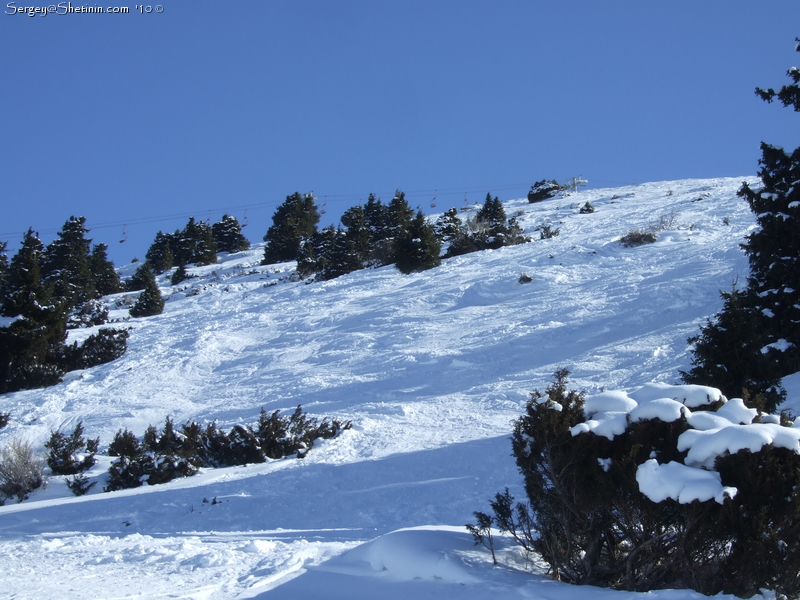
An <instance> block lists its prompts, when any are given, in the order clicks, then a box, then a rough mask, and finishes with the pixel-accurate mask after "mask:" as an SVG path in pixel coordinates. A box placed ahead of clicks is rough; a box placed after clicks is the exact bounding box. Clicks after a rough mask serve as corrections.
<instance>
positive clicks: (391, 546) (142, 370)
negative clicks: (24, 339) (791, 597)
mask: <svg viewBox="0 0 800 600" xmlns="http://www.w3.org/2000/svg"><path fill="white" fill-rule="evenodd" d="M741 182H742V178H738V179H734V178H730V179H713V180H687V181H675V182H662V183H652V184H644V185H638V186H631V187H626V188H616V189H603V190H590V191H583V192H580V193H578V194H574V195H572V196H570V197H567V198H560V199H551V200H547V201H545V202H542V203H539V204H533V205H531V204H528V202H527V201H526V200H524V199H523V200H516V201H508V202H505V203H504V206H505V210H506V213H507V214H508V215H509V216H512V215H514V214H516V213H517V212H519V213H520V217H519V220H520V222H521V224H522V225H523V226H524V227H525V229H526V231H527V232H528V233H529V234H530V235H532V236H533V237H534V241H533V242H531V243H529V244H524V245H521V246H516V247H509V248H503V249H500V250H495V251H485V252H480V253H474V254H470V255H466V256H462V257H457V258H453V259H450V260H446V261H443V263H442V266H441V267H439V268H436V269H433V270H430V271H426V272H424V273H419V274H413V275H408V276H403V275H401V274H400V273H399V272H398V271H397V270H395V269H394V267H391V266H390V267H385V268H381V269H371V270H365V271H360V272H356V273H352V274H350V275H347V276H344V277H341V278H338V279H334V280H332V281H328V282H322V283H310V284H308V283H306V282H303V281H295V280H294V278H292V277H291V272H292V270H293V267H294V265H293V263H286V264H280V265H271V266H260V265H259V263H260V259H261V256H262V248H261V246H254V248H253V249H252V250H250V251H247V252H242V253H238V254H234V255H229V256H224V255H223V256H221V258H220V262H219V264H217V265H213V266H209V267H202V268H196V269H190V272H192V273H194V274H196V275H198V277H197V278H196V279H191V280H188V281H186V282H184V283H182V284H181V285H179V286H175V287H171V286H169V284H168V279H167V277H166V276H165V277H163V278H162V279H161V280H160V283H161V284H162V293H164V294H165V295H166V296H168V297H169V300H168V302H167V303H166V307H165V310H164V313H163V314H162V315H159V316H155V317H150V318H145V319H132V320H130V321H129V322H128V325H130V326H132V327H133V329H132V331H131V337H130V340H129V342H128V347H129V349H128V352H127V354H126V355H125V356H123V357H122V358H121V359H119V360H117V361H115V362H113V363H110V364H107V365H102V366H99V367H96V368H93V369H89V370H86V371H81V372H74V373H70V374H68V376H67V378H66V379H65V381H64V382H63V383H61V384H59V385H57V386H55V387H52V388H48V389H43V390H34V391H25V392H18V393H14V394H8V395H5V396H0V411H1V412H9V413H10V414H11V422H10V424H9V426H8V427H7V428H5V429H4V430H2V431H1V432H0V445H2V444H5V443H7V442H8V441H9V440H10V439H12V438H14V437H24V438H26V439H28V440H30V441H32V442H34V443H35V444H37V445H38V446H41V445H42V444H43V443H44V441H45V440H46V439H47V438H48V437H49V433H50V431H52V430H55V429H58V428H63V429H68V430H71V429H72V428H73V427H74V426H75V424H76V423H77V422H78V421H83V424H84V427H85V430H86V434H87V436H89V437H96V436H100V439H101V452H102V450H103V448H104V447H105V446H107V444H108V443H109V442H110V441H111V439H112V437H113V435H114V433H115V432H116V431H117V430H118V429H120V428H125V427H127V428H128V429H130V430H132V431H134V432H136V433H137V434H141V433H143V431H144V429H145V428H146V427H147V426H148V425H150V424H155V425H161V424H162V423H163V421H164V418H165V417H166V416H168V415H169V416H171V417H172V418H173V419H174V420H175V422H176V423H181V422H184V421H186V420H188V419H193V420H195V421H198V422H201V423H202V422H209V421H212V420H215V419H216V420H217V421H218V422H219V424H220V425H221V426H223V427H226V428H227V427H229V426H230V425H232V424H235V423H252V422H254V421H255V420H256V419H257V417H258V412H259V410H260V409H261V408H262V407H264V408H265V409H266V410H268V411H271V410H275V409H285V410H291V409H293V408H294V407H295V406H296V405H298V404H302V405H303V407H304V409H305V410H306V411H308V412H309V413H311V414H314V415H318V416H320V417H322V416H327V417H334V418H339V419H346V420H352V422H353V429H352V430H349V431H345V432H344V433H343V434H342V435H341V436H340V437H339V438H337V439H334V440H330V441H327V442H323V443H320V444H318V445H317V446H316V447H315V448H314V449H313V450H312V451H311V452H310V453H309V455H308V457H307V458H305V459H304V460H297V459H286V460H281V461H274V462H269V463H265V464H261V465H253V466H247V467H234V468H227V469H216V470H215V469H206V470H203V471H201V473H200V474H199V475H197V476H195V477H192V478H188V479H183V480H178V481H174V482H172V483H169V484H165V485H161V486H150V487H148V486H145V487H143V488H138V489H135V490H126V491H119V492H113V493H103V492H102V491H101V489H102V486H103V472H104V470H105V469H106V468H107V467H108V464H109V462H110V459H108V458H103V457H101V460H100V462H99V463H98V465H97V466H96V467H95V468H94V469H93V470H92V471H91V472H90V473H89V475H90V477H91V478H93V479H97V480H99V484H98V485H97V486H95V488H94V489H93V490H92V493H90V494H89V495H88V496H85V497H81V498H75V497H73V496H72V495H71V494H70V492H69V490H68V489H67V488H66V485H65V484H64V482H63V481H62V480H61V478H57V477H51V478H50V481H49V485H48V487H47V488H46V489H45V490H41V491H38V492H36V493H35V494H34V495H33V496H32V497H31V498H30V499H29V500H28V501H26V502H23V503H21V504H9V505H7V506H5V507H2V508H0V572H2V582H3V583H2V585H0V597H8V598H15V599H23V598H37V599H38V598H107V599H110V598H193V599H198V600H199V599H227V598H253V597H259V598H265V599H272V598H307V597H312V596H313V597H319V598H376V597H380V598H384V599H385V600H391V599H394V598H408V597H412V596H413V597H415V598H418V599H423V598H476V599H484V598H496V597H547V598H552V599H560V600H572V599H573V598H575V599H583V598H587V597H588V596H587V594H590V595H591V596H592V597H593V598H596V597H597V596H598V595H600V596H605V597H608V598H609V599H610V600H611V599H613V600H616V599H619V600H622V599H623V598H632V597H636V598H638V597H640V596H641V595H637V594H629V593H621V592H613V591H609V590H597V589H593V588H575V587H570V586H568V585H564V584H560V583H557V582H554V581H552V580H549V579H548V578H547V577H545V576H544V571H543V569H542V568H541V566H540V565H535V564H534V565H531V564H526V562H525V560H524V557H523V556H521V555H519V554H518V553H517V552H516V551H515V549H514V547H513V546H511V545H508V544H505V543H503V544H502V549H501V555H502V560H501V562H502V563H503V566H502V567H493V566H492V564H491V557H490V556H489V555H488V551H485V550H484V549H483V548H481V547H474V546H473V545H472V539H471V536H469V534H468V533H467V532H466V530H465V529H464V528H463V525H464V524H465V523H467V522H471V521H472V520H473V517H472V512H473V511H475V510H486V509H487V508H488V506H487V501H488V499H489V498H490V497H492V496H493V495H494V493H495V492H497V491H499V490H502V489H503V487H505V486H508V487H509V488H510V489H511V491H512V493H516V494H517V495H519V496H522V495H523V494H522V492H521V488H520V478H519V476H518V474H517V472H516V469H515V467H514V463H513V459H512V457H511V456H510V443H509V441H508V435H509V433H510V430H511V425H510V423H511V421H512V420H513V419H515V418H516V417H517V416H519V415H520V414H521V412H522V410H523V407H524V404H525V402H526V400H527V399H528V394H529V392H531V391H532V390H534V389H536V388H538V389H544V387H545V386H546V385H547V383H548V382H549V381H550V379H551V376H552V374H553V372H554V371H555V370H556V369H557V368H559V367H567V368H568V369H569V370H570V371H572V375H571V381H572V384H573V387H576V388H580V389H585V390H587V391H589V392H591V393H598V392H601V391H602V390H604V389H605V390H628V391H629V390H632V389H634V388H637V387H640V386H642V385H643V384H646V383H648V382H662V383H676V382H678V380H679V371H680V370H681V369H683V370H685V369H688V367H689V366H690V364H689V361H690V355H689V350H688V346H687V343H686V338H687V337H689V336H690V335H694V334H696V333H697V331H698V326H699V324H700V323H702V322H703V321H704V320H705V319H706V318H708V317H710V316H712V315H713V314H714V313H715V312H717V311H718V310H719V308H720V307H721V299H720V297H719V290H729V289H730V288H731V285H732V284H733V282H734V281H735V280H736V279H737V278H738V279H740V280H741V281H744V279H745V277H746V274H747V260H746V258H745V257H744V255H743V253H742V251H741V249H740V248H739V244H740V243H741V242H742V240H743V237H744V235H745V234H746V233H747V232H748V231H750V230H751V229H752V228H753V227H754V219H753V216H752V215H751V213H750V212H749V210H748V208H747V205H746V203H745V202H744V201H743V200H740V199H738V198H737V197H736V194H735V192H736V190H737V189H738V187H739V185H740V184H741ZM587 201H589V202H591V204H592V205H594V206H595V208H596V212H595V213H593V214H579V208H580V207H581V206H583V204H584V203H585V202H587ZM474 209H475V208H474V207H472V208H471V209H470V210H474ZM656 223H659V224H660V225H661V227H663V230H661V231H660V232H659V233H658V240H657V241H656V242H655V243H654V244H650V245H645V246H640V247H636V248H625V247H623V246H622V245H621V244H620V243H619V242H618V239H619V237H620V236H622V235H623V234H625V233H627V232H628V231H630V230H632V229H634V228H644V227H647V226H648V225H654V224H656ZM545 224H549V225H551V226H553V227H557V228H559V230H560V235H559V236H558V237H555V238H552V239H548V240H540V239H539V235H538V232H537V231H535V229H536V228H537V227H538V226H541V225H545ZM247 233H248V234H252V235H255V234H258V235H259V236H260V235H261V233H262V232H247ZM134 267H135V265H133V266H131V265H127V266H125V267H123V269H122V270H123V272H126V273H130V272H132V270H133V268H134ZM522 273H527V274H528V275H530V276H532V277H533V281H532V282H531V283H526V284H522V283H519V281H518V280H519V276H520V274H522ZM124 297H125V294H120V295H118V296H116V297H113V298H110V299H109V301H110V302H112V303H117V302H119V303H124V299H125V298H124ZM126 314H127V311H126V310H125V309H124V308H120V309H118V310H115V311H112V316H115V317H123V316H124V315H126ZM87 334H88V332H86V331H80V332H74V333H73V335H75V336H76V339H77V338H78V337H80V336H81V335H87ZM785 384H786V386H787V389H788V390H789V392H790V398H789V404H790V405H792V406H797V405H800V401H798V400H800V379H798V378H797V377H796V376H795V377H792V378H789V379H787V380H786V381H785ZM648 596H650V597H655V596H657V597H658V600H673V599H677V598H681V599H683V598H689V597H699V595H698V594H695V593H692V592H686V591H663V592H658V593H651V594H649V595H648Z"/></svg>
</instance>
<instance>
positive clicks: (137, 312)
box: [130, 262, 164, 317]
mask: <svg viewBox="0 0 800 600" xmlns="http://www.w3.org/2000/svg"><path fill="white" fill-rule="evenodd" d="M144 265H147V263H146V262H145V263H144ZM144 265H143V266H144ZM138 272H139V271H137V273H138ZM142 276H143V277H144V289H143V290H142V293H141V294H139V298H138V299H137V300H136V303H135V304H134V305H133V306H132V307H131V309H130V314H131V316H132V317H151V316H153V315H160V314H161V312H162V311H163V310H164V298H163V296H161V292H159V291H158V284H157V283H156V278H155V275H153V271H152V270H151V269H150V268H149V266H148V267H147V268H146V269H144V270H143V272H142Z"/></svg>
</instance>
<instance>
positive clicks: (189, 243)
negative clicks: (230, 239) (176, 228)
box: [171, 217, 217, 266]
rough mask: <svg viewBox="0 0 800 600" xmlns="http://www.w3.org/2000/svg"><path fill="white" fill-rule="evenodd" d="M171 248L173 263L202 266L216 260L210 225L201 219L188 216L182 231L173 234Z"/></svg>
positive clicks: (215, 247) (211, 263)
mask: <svg viewBox="0 0 800 600" xmlns="http://www.w3.org/2000/svg"><path fill="white" fill-rule="evenodd" d="M171 249H172V256H173V262H174V263H175V264H179V265H187V264H196V265H198V266H202V265H213V264H215V263H216V262H217V246H216V244H215V242H214V234H213V232H212V231H211V227H209V226H208V225H207V224H206V223H203V222H202V221H200V222H197V221H195V220H194V217H190V218H189V222H188V223H187V224H186V227H184V228H183V231H181V232H180V233H178V232H175V234H173V236H172V238H171Z"/></svg>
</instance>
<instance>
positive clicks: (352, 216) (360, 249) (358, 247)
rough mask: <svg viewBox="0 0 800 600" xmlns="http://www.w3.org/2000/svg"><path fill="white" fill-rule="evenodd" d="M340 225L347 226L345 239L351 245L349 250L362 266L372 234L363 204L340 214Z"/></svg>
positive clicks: (367, 259) (367, 255)
mask: <svg viewBox="0 0 800 600" xmlns="http://www.w3.org/2000/svg"><path fill="white" fill-rule="evenodd" d="M341 220H342V225H344V226H345V227H346V228H347V241H348V243H349V244H350V245H351V252H352V253H354V254H355V256H356V257H357V261H358V262H360V263H361V266H360V267H357V268H362V267H363V266H364V265H365V264H366V263H367V262H368V261H369V256H370V242H371V238H372V234H371V231H370V228H369V226H368V225H367V218H366V212H365V210H364V207H363V206H353V207H352V208H348V209H347V210H346V211H344V214H342V219H341Z"/></svg>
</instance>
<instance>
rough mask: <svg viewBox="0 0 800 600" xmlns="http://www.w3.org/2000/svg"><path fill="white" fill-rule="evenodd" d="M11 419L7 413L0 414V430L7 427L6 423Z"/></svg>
mask: <svg viewBox="0 0 800 600" xmlns="http://www.w3.org/2000/svg"><path fill="white" fill-rule="evenodd" d="M10 418H11V415H10V414H9V413H0V429H2V428H3V427H5V426H6V425H8V421H9V419H10Z"/></svg>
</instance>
